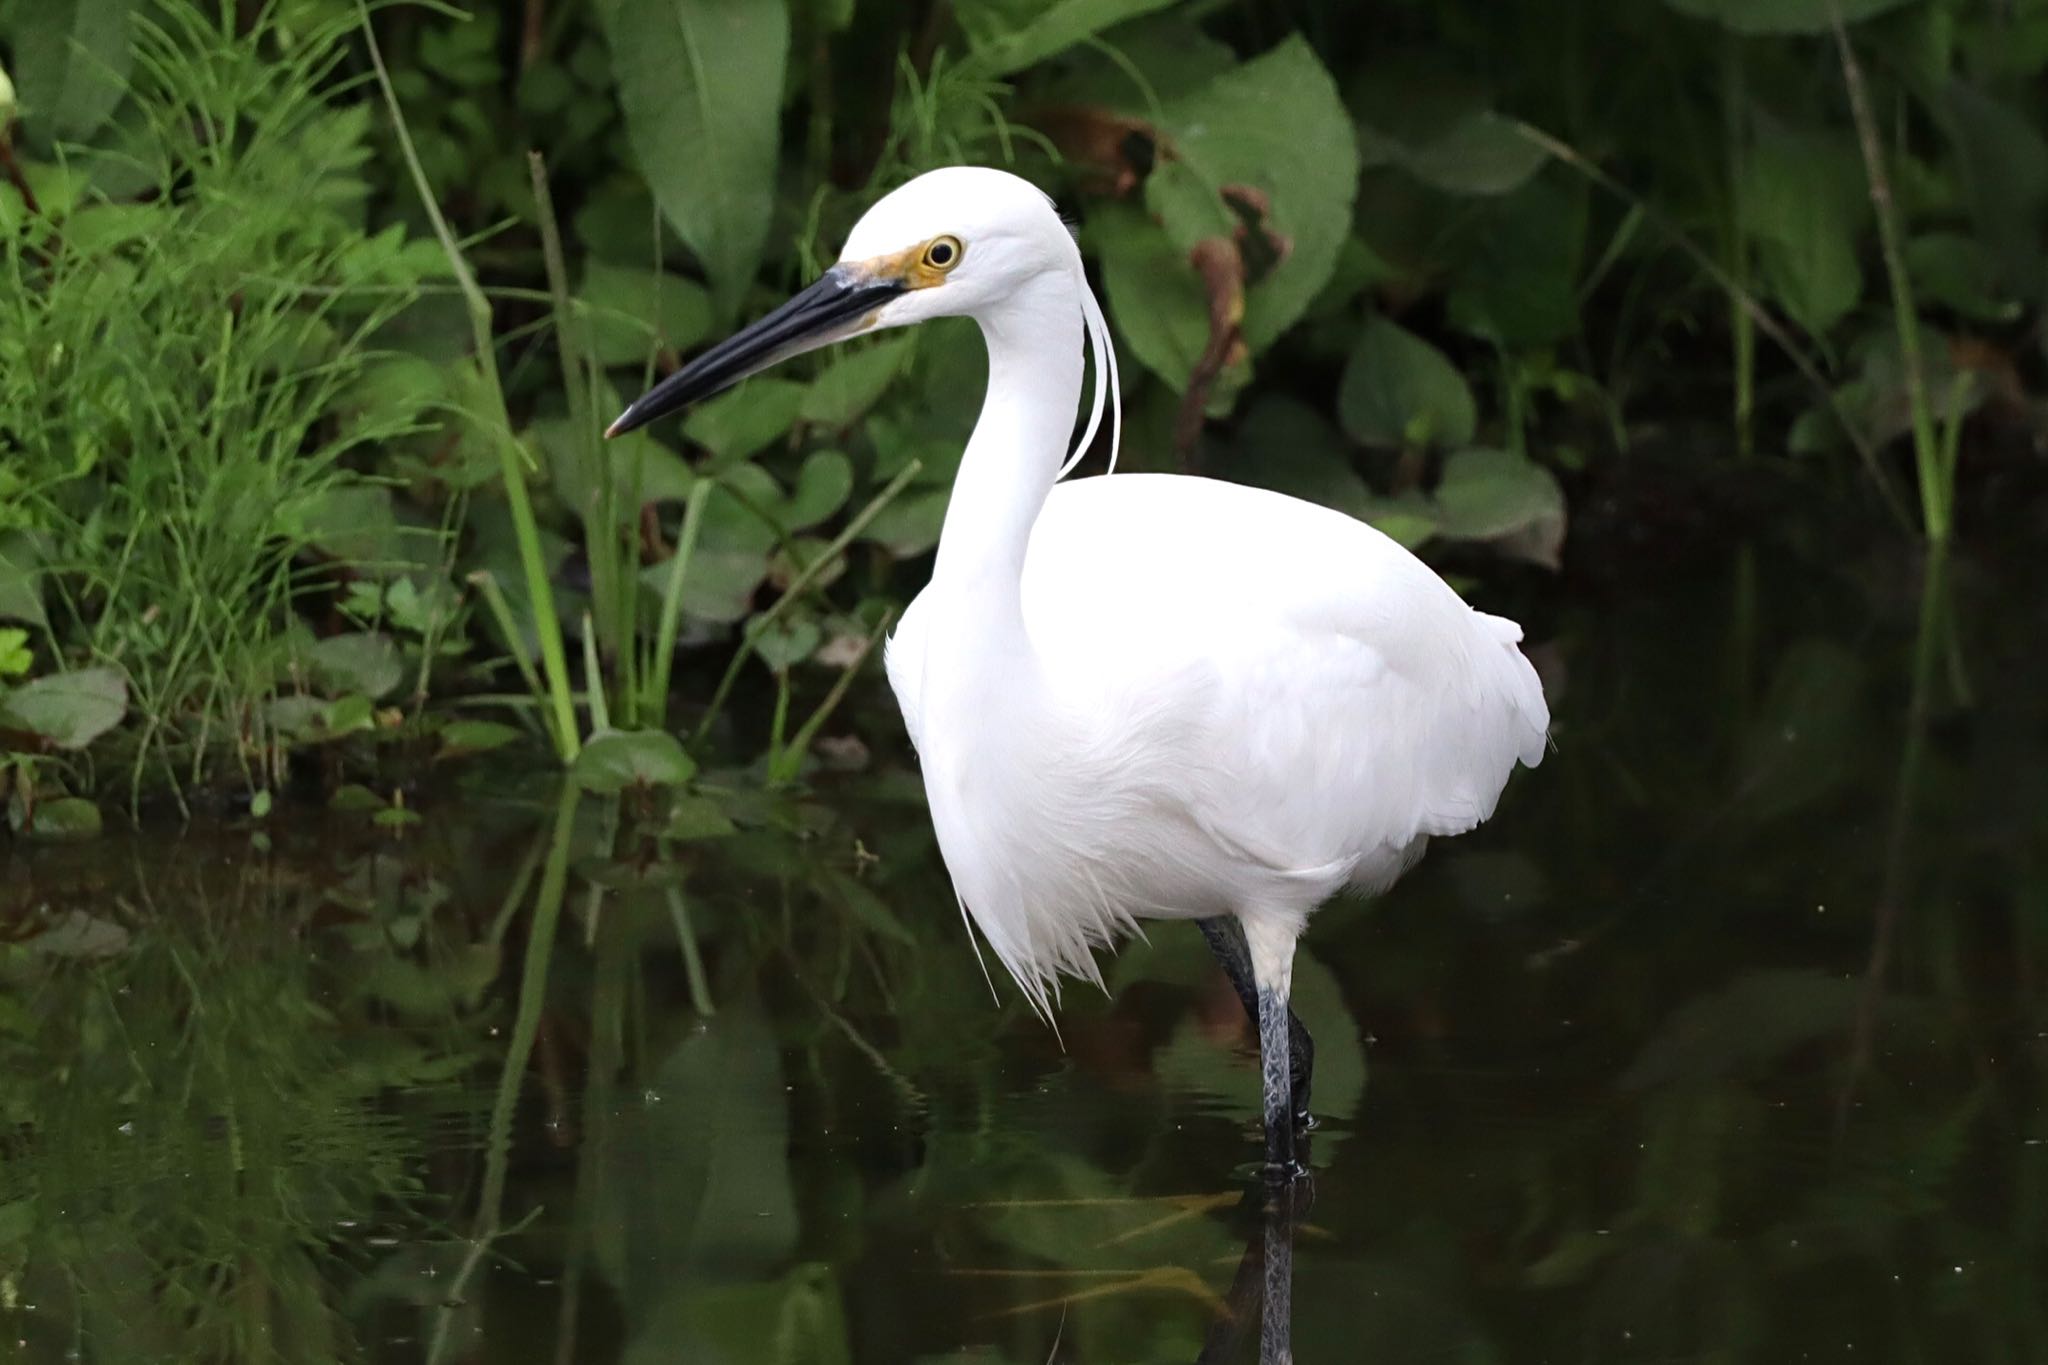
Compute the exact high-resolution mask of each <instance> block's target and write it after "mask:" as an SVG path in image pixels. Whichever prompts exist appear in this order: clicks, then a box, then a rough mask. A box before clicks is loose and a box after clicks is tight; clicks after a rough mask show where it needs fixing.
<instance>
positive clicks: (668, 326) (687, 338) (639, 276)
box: [579, 261, 711, 365]
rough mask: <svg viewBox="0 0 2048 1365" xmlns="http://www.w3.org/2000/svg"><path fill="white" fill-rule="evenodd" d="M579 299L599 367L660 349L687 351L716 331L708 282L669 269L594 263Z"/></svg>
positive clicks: (638, 359)
mask: <svg viewBox="0 0 2048 1365" xmlns="http://www.w3.org/2000/svg"><path fill="white" fill-rule="evenodd" d="M579 297H580V300H581V302H582V304H583V316H584V317H585V318H586V319H587V320H588V327H589V337H590V348H591V354H592V355H593V356H595V357H596V359H597V363H598V364H600V365H637V364H639V363H640V362H642V361H643V360H645V359H646V358H647V355H648V353H649V352H650V351H652V350H653V349H655V348H656V347H660V348H662V349H664V350H670V351H684V350H688V349H689V348H690V347H692V346H695V345H696V344H697V343H698V342H700V341H702V340H703V339H704V336H705V334H706V333H708V332H709V331H710V330H711V298H710V296H709V295H708V294H706V293H705V292H704V288H703V286H702V285H700V284H698V283H697V282H696V281H695V280H686V279H684V278H683V277H682V276H680V275H671V274H669V273H667V272H666V271H660V270H634V269H631V268H629V267H625V266H616V265H606V264H605V263H604V262H602V261H592V262H591V263H590V264H589V266H588V267H586V268H585V270H584V272H583V289H582V292H581V294H580V296H579Z"/></svg>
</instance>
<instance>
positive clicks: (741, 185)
mask: <svg viewBox="0 0 2048 1365" xmlns="http://www.w3.org/2000/svg"><path fill="white" fill-rule="evenodd" d="M601 14H602V17H603V20H604V27H605V35H606V38H607V41H608V42H609V43H610V46H611V50H612V66H613V70H614V72H615V74H616V77H617V80H618V85H619V104H620V107H621V108H622V109H623V110H624V112H625V116H626V134H627V138H628V140H629V141H630V143H631V144H632V148H633V155H634V158H635V160H637V161H638V162H639V164H640V170H641V173H642V175H643V176H644V177H645V178H646V181H647V183H648V186H649V187H650V188H651V189H652V190H653V191H654V198H655V202H657V203H658V204H660V205H661V211H662V214H663V216H664V217H666V218H667V219H668V221H669V222H670V223H671V224H673V225H674V227H675V229H676V231H677V232H678V233H680V234H681V236H682V238H683V240H684V241H685V242H687V243H688V244H689V246H690V249H691V250H692V251H694V252H696V253H697V257H698V259H699V260H701V261H702V262H703V265H704V271H705V276H706V278H707V280H708V282H709V284H710V287H711V296H712V298H713V300H714V301H715V302H716V303H717V305H718V312H719V314H720V315H721V316H722V317H725V318H731V317H732V316H733V315H734V314H736V313H737V312H738V311H739V304H740V300H741V298H742V297H744V295H745V293H746V291H747V288H748V286H749V285H751V284H752V282H753V278H754V272H755V269H756V268H757V267H758V266H759V265H760V262H761V249H762V245H763V243H764V241H765V240H766V238H767V235H768V218H769V214H770V212H771V210H772V209H773V206H774V197H775V184H776V166H777V156H776V152H777V146H778V141H779V134H780V114H781V109H782V83H783V69H784V67H785V65H786V63H787V61H788V57H789V10H788V8H787V6H785V5H783V4H780V3H763V2H762V0H604V3H603V4H602V6H601Z"/></svg>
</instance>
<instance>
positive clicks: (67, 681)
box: [0, 668, 128, 749]
mask: <svg viewBox="0 0 2048 1365" xmlns="http://www.w3.org/2000/svg"><path fill="white" fill-rule="evenodd" d="M127 713H128V684H127V682H126V681H125V680H124V679H123V678H122V677H121V675H120V674H119V673H117V672H115V671H114V670H113V669H111V668H81V669H77V670H75V671H73V672H70V673H55V674H52V675H50V676H49V677H47V678H37V679H36V680H35V681H34V682H30V683H25V684H23V685H22V686H20V687H17V688H15V689H14V690H13V691H11V692H7V693H5V694H0V729H5V730H24V731H27V732H28V733H29V734H32V735H35V736H37V737H39V738H41V739H43V740H45V741H47V742H48V743H50V744H54V745H56V746H57V747H58V748H60V749H83V748H84V747H85V746H86V745H88V744H90V743H92V742H93V741H94V740H96V739H98V738H99V737H100V736H101V735H103V734H105V733H106V732H107V731H109V730H111V729H113V728H114V727H115V726H116V725H118V724H120V723H121V717H122V716H124V715H126V714H127Z"/></svg>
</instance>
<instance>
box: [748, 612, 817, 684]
mask: <svg viewBox="0 0 2048 1365" xmlns="http://www.w3.org/2000/svg"><path fill="white" fill-rule="evenodd" d="M824 638H825V633H824V632H823V631H821V630H820V629H818V623H817V622H816V621H813V620H810V619H808V618H805V617H799V618H797V619H795V620H791V619H789V616H788V614H787V613H785V614H784V617H783V619H781V620H779V621H774V622H771V623H770V624H769V626H768V628H767V629H766V630H763V631H761V632H760V633H759V634H757V635H755V636H754V652H755V653H757V654H759V655H760V656H761V662H762V663H764V664H767V665H768V667H770V668H771V669H774V670H775V671H776V672H778V673H780V672H783V671H785V670H788V669H791V668H794V667H795V666H796V665H798V664H800V663H802V662H803V661H804V660H805V659H808V658H810V657H811V654H812V652H813V651H814V650H816V649H817V647H818V645H819V644H820V643H821V642H823V640H824Z"/></svg>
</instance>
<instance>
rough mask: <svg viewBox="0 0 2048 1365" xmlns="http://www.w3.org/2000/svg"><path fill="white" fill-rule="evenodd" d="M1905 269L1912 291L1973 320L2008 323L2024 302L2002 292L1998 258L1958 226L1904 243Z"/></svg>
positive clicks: (2002, 283)
mask: <svg viewBox="0 0 2048 1365" xmlns="http://www.w3.org/2000/svg"><path fill="white" fill-rule="evenodd" d="M1906 272H1907V274H1908V275H1910V276H1911V277H1912V280H1913V289H1914V292H1915V293H1916V295H1917V296H1918V297H1920V298H1922V299H1925V300H1927V301H1928V302H1930V303H1936V304H1940V305H1941V306H1942V307H1944V308H1951V309H1954V310H1955V311H1956V312H1957V313H1959V314H1961V315H1962V316H1964V317H1966V318H1969V319H1970V320H1971V321H1973V322H1988V323H2010V322H2015V321H2017V320H2018V319H2019V317H2020V314H2021V312H2022V311H2023V307H2024V306H2023V305H2022V304H2021V302H2020V301H2019V299H2017V298H2014V297H2011V296H2010V295H2007V294H2005V293H2004V283H2005V282H2004V281H2003V280H2002V279H2000V277H1999V268H1998V259H1997V257H1996V256H1994V255H1993V254H1992V252H1991V251H1990V250H1989V248H1987V247H1986V246H1985V245H1984V243H1982V242H1980V241H1978V240H1977V239H1976V238H1974V237H1967V236H1965V235H1963V234H1962V233H1960V232H1928V233H1923V234H1921V235H1920V236H1918V237H1915V238H1914V239H1913V240H1912V241H1911V242H1908V243H1907V244H1906Z"/></svg>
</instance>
